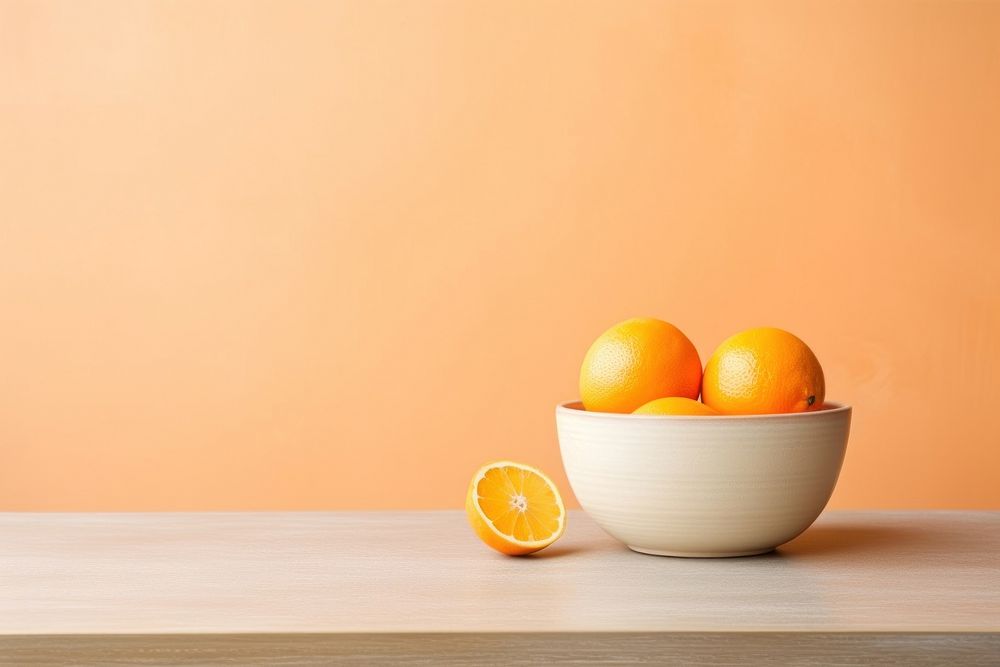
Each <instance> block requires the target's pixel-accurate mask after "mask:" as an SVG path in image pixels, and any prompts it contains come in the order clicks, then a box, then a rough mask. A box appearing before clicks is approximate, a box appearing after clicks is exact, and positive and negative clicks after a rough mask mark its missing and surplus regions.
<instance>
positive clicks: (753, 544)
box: [556, 403, 851, 557]
mask: <svg viewBox="0 0 1000 667" xmlns="http://www.w3.org/2000/svg"><path fill="white" fill-rule="evenodd" d="M556 426H557V429H558V431H559V448H560V450H561V451H562V459H563V465H564V466H565V468H566V474H567V476H568V477H569V481H570V484H571V485H572V487H573V492H574V493H575V494H576V497H577V499H578V500H579V501H580V505H581V506H582V507H583V509H584V510H585V511H586V512H587V514H589V515H590V516H591V517H592V518H593V519H594V521H596V522H597V523H598V524H599V525H600V526H601V527H602V528H604V530H606V531H607V532H609V533H610V534H611V535H613V536H614V537H616V538H617V539H619V540H621V541H622V542H624V543H625V544H627V545H628V547H629V548H630V549H633V550H635V551H640V552H642V553H648V554H656V555H661V556H701V557H716V556H749V555H753V554H759V553H765V552H767V551H771V550H772V549H774V548H775V547H777V546H779V545H781V544H784V543H785V542H788V541H789V540H791V539H792V538H794V537H795V536H797V535H798V534H799V533H801V532H802V531H804V530H805V529H806V528H808V527H809V526H810V525H811V524H812V522H813V521H815V520H816V517H818V516H819V515H820V512H822V511H823V508H824V507H825V506H826V503H827V501H828V500H829V499H830V494H832V493H833V487H834V486H835V485H836V483H837V476H838V475H839V474H840V466H841V464H842V463H843V461H844V451H845V450H846V448H847V436H848V432H849V431H850V426H851V408H850V407H849V406H846V405H839V404H835V403H827V404H826V408H825V409H823V410H818V411H816V412H802V413H796V414H781V415H752V416H724V417H722V416H720V417H687V416H659V415H621V414H609V413H604V412H586V411H585V410H583V407H582V405H581V404H580V403H566V404H564V405H560V406H559V407H557V408H556Z"/></svg>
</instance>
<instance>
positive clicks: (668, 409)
mask: <svg viewBox="0 0 1000 667" xmlns="http://www.w3.org/2000/svg"><path fill="white" fill-rule="evenodd" d="M632 414H634V415H685V416H688V417H711V416H713V415H717V414H719V413H718V412H716V411H715V410H713V409H712V408H710V407H708V406H707V405H705V404H704V403H701V402H699V401H693V400H691V399H690V398H681V397H680V396H670V397H668V398H657V399H656V400H653V401H650V402H649V403H646V404H645V405H642V406H639V407H638V408H636V409H635V411H633V412H632Z"/></svg>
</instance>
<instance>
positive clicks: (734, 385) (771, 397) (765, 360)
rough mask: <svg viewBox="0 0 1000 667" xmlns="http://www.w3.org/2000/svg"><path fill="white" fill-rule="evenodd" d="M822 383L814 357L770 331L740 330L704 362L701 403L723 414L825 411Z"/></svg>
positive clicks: (791, 340)
mask: <svg viewBox="0 0 1000 667" xmlns="http://www.w3.org/2000/svg"><path fill="white" fill-rule="evenodd" d="M825 393H826V382H825V381H824V379H823V368H822V367H821V366H820V365H819V360H817V359H816V355H815V354H813V351H812V350H810V349H809V346H808V345H806V344H805V343H803V342H802V341H801V340H800V339H799V338H797V337H796V336H794V335H792V334H790V333H788V332H787V331H783V330H781V329H775V328H773V327H759V328H756V329H747V330H746V331H741V332H740V333H738V334H736V335H735V336H731V337H729V338H727V339H726V340H725V341H723V343H722V345H720V346H719V347H718V348H717V349H716V350H715V352H713V353H712V356H711V358H709V360H708V363H707V364H705V376H704V378H703V379H702V388H701V400H702V401H703V402H704V403H705V405H708V406H710V407H712V408H715V409H716V410H718V411H719V412H721V413H723V414H730V415H757V414H773V413H780V412H806V411H809V410H819V409H820V408H822V407H823V399H824V397H825Z"/></svg>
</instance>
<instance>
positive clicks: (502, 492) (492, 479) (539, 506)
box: [465, 461, 566, 556]
mask: <svg viewBox="0 0 1000 667" xmlns="http://www.w3.org/2000/svg"><path fill="white" fill-rule="evenodd" d="M465 512H466V514H467V515H468V517H469V523H470V524H471V525H472V529H473V530H474V531H476V535H478V536H479V539H481V540H482V541H483V542H485V543H486V544H487V545H488V546H491V547H493V548H494V549H496V550H497V551H499V552H500V553H503V554H507V555H509V556H523V555H525V554H530V553H534V552H536V551H538V550H539V549H544V548H545V547H547V546H549V545H550V544H552V543H553V542H555V541H556V540H558V539H559V536H560V535H562V534H563V531H564V530H565V529H566V508H565V507H563V502H562V498H560V497H559V490H558V489H557V488H556V485H555V484H553V483H552V480H551V479H549V478H548V477H546V476H545V474H544V473H543V472H542V471H541V470H539V469H538V468H533V467H531V466H528V465H524V464H523V463H514V462H512V461H497V462H495V463H490V464H487V465H484V466H483V467H482V468H480V469H479V470H478V471H477V472H476V474H475V475H474V476H473V477H472V483H471V484H469V492H468V494H467V495H466V497H465Z"/></svg>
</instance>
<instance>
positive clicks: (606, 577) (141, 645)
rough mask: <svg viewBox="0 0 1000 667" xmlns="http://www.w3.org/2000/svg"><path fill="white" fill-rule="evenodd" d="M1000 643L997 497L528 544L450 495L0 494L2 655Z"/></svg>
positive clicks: (812, 655) (737, 658)
mask: <svg viewBox="0 0 1000 667" xmlns="http://www.w3.org/2000/svg"><path fill="white" fill-rule="evenodd" d="M876 657H880V658H882V659H885V660H890V661H893V662H896V663H899V664H907V665H922V664H984V665H986V664H990V665H997V664H1000V512H920V513H916V512H828V513H826V514H824V515H823V517H822V518H821V519H820V520H819V521H818V522H817V524H816V525H815V526H813V527H812V528H811V529H810V530H809V531H807V532H806V533H805V534H804V535H802V536H801V537H799V538H798V539H796V540H795V541H793V542H792V543H790V544H788V545H787V546H785V547H782V548H781V549H780V550H779V551H778V552H776V553H773V554H769V555H765V556H757V557H751V558H737V559H723V560H689V559H676V558H660V557H655V556H644V555H640V554H636V553H632V552H631V551H628V550H627V549H626V548H625V547H624V546H622V545H620V544H618V543H617V542H615V541H614V540H612V539H611V538H609V537H607V536H606V535H605V534H604V533H603V532H601V531H600V529H598V528H597V527H596V526H595V525H594V524H593V523H592V522H591V521H590V520H589V519H588V518H587V517H586V516H585V515H583V514H582V513H580V512H573V513H571V516H570V517H569V524H568V529H567V531H566V534H565V536H564V537H563V539H562V540H560V541H559V542H558V543H557V544H555V545H553V546H552V547H550V548H549V549H547V550H545V551H543V552H541V553H540V554H538V555H536V556H533V557H528V558H508V557H504V556H501V555H499V554H496V553H493V552H492V551H489V550H487V549H486V548H485V547H484V546H483V545H482V544H480V543H479V542H478V541H477V540H476V538H475V537H474V536H473V535H472V533H471V531H470V530H469V529H468V527H467V526H466V523H465V517H464V515H463V514H461V513H459V512H413V513H377V512H369V513H252V514H251V513H246V514H239V513H225V514H223V513H203V514H0V664H12V665H25V664H32V665H48V664H66V663H69V662H77V663H81V662H82V663H88V664H94V663H102V662H104V663H107V662H114V661H117V662H118V663H121V664H212V663H222V662H227V661H228V663H229V664H241V665H246V664H265V663H269V662H272V661H274V662H277V661H285V662H284V663H283V664H296V665H301V664H329V663H330V662H335V661H338V660H339V661H344V662H351V663H356V662H361V661H365V660H370V661H373V662H386V661H392V662H395V663H397V664H398V663H403V664H405V663H407V662H412V663H417V662H420V663H423V664H459V663H461V664H464V663H479V664H483V663H504V664H519V663H522V664H528V663H536V662H537V663H560V662H581V661H591V660H593V661H598V660H611V659H614V660H618V661H621V662H625V663H628V662H640V661H655V662H663V661H664V660H668V659H672V660H674V661H678V662H682V663H688V664H690V663H696V664H697V663H704V664H728V663H733V664H746V663H747V662H748V661H749V662H756V663H762V662H764V663H768V662H771V663H775V664H789V663H795V664H812V663H813V662H820V663H824V664H827V663H829V662H837V663H838V664H870V661H872V660H874V659H875V658H876Z"/></svg>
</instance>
